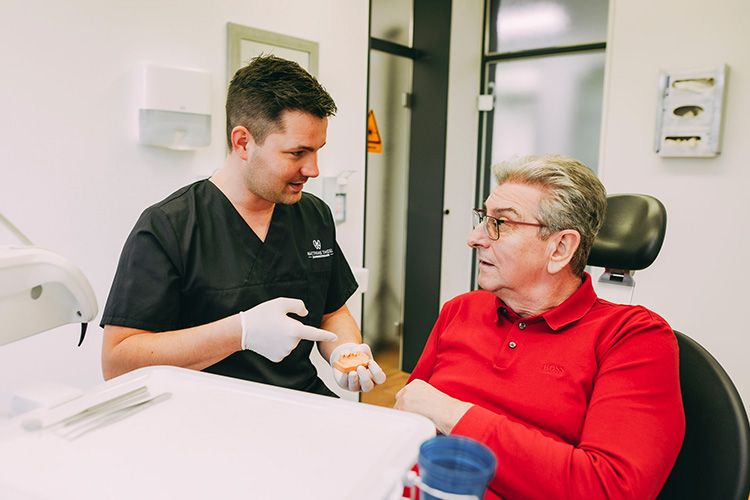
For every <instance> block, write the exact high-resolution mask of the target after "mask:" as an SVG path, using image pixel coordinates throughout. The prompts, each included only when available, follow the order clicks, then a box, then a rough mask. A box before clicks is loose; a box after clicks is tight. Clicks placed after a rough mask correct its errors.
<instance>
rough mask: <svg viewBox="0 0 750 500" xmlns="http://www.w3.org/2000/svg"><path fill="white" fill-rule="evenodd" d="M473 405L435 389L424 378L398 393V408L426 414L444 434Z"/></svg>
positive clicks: (396, 405)
mask: <svg viewBox="0 0 750 500" xmlns="http://www.w3.org/2000/svg"><path fill="white" fill-rule="evenodd" d="M472 406H473V405H472V404H471V403H467V402H465V401H461V400H459V399H456V398H452V397H450V396H448V395H447V394H445V393H444V392H440V391H439V390H437V389H435V388H434V387H433V386H431V385H430V384H428V383H427V382H425V381H424V380H419V379H416V380H413V381H412V382H411V383H410V384H408V385H407V386H406V387H404V388H403V389H401V390H400V391H398V394H396V404H395V405H394V406H393V407H394V408H395V409H397V410H403V411H408V412H412V413H418V414H420V415H424V416H425V417H427V418H429V419H430V420H432V421H433V422H434V423H435V428H436V429H437V430H438V432H441V433H443V434H450V432H451V431H452V430H453V427H454V426H455V425H456V424H457V423H458V421H459V420H461V417H463V416H464V414H465V413H466V412H467V411H468V410H469V408H471V407H472Z"/></svg>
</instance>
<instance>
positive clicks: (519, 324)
mask: <svg viewBox="0 0 750 500" xmlns="http://www.w3.org/2000/svg"><path fill="white" fill-rule="evenodd" d="M525 328H526V323H524V322H523V321H522V322H521V323H518V329H519V330H523V329H525Z"/></svg>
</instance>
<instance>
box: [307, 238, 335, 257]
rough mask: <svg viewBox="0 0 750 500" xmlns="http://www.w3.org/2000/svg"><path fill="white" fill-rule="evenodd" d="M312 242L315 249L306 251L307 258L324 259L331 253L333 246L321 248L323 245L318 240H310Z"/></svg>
mask: <svg viewBox="0 0 750 500" xmlns="http://www.w3.org/2000/svg"><path fill="white" fill-rule="evenodd" d="M312 244H313V248H315V250H311V251H309V252H307V258H308V259H324V258H326V257H330V256H332V255H333V248H326V249H325V250H321V248H322V247H323V246H322V245H321V244H320V240H312Z"/></svg>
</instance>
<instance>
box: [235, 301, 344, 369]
mask: <svg viewBox="0 0 750 500" xmlns="http://www.w3.org/2000/svg"><path fill="white" fill-rule="evenodd" d="M287 313H294V314H297V315H299V316H307V308H305V303H304V302H302V301H301V300H300V299H290V298H288V297H278V298H275V299H271V300H269V301H267V302H263V303H261V304H258V305H257V306H255V307H253V308H252V309H248V310H247V311H243V312H241V313H240V321H241V323H242V348H243V349H247V350H250V351H255V352H257V353H258V354H260V355H261V356H265V357H266V358H268V359H270V360H271V361H273V362H274V363H278V362H279V361H281V360H282V359H284V358H285V357H287V356H288V355H289V353H290V352H292V350H294V348H295V347H297V344H299V341H300V340H301V339H306V340H322V341H323V342H333V341H335V340H337V339H338V337H337V336H336V334H333V333H331V332H327V331H325V330H321V329H319V328H314V327H312V326H307V325H305V324H302V323H300V322H299V321H297V320H296V319H293V318H290V317H289V316H287Z"/></svg>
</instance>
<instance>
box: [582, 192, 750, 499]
mask: <svg viewBox="0 0 750 500" xmlns="http://www.w3.org/2000/svg"><path fill="white" fill-rule="evenodd" d="M607 199H608V206H607V215H606V218H605V222H604V226H603V227H602V230H601V231H600V233H599V235H598V236H597V238H596V241H595V242H594V246H593V248H592V250H591V255H590V257H589V261H588V264H589V265H590V266H595V267H603V268H604V269H605V272H604V273H603V274H602V277H601V278H600V280H599V281H600V282H606V283H610V284H619V285H622V286H630V287H633V286H635V283H634V281H633V279H632V274H633V272H634V271H636V270H641V269H645V268H646V267H648V266H650V265H651V264H652V263H653V261H654V260H655V259H656V256H657V255H658V254H659V251H660V250H661V246H662V243H663V242H664V236H665V233H666V226H667V214H666V210H665V208H664V205H662V203H661V202H659V200H657V199H656V198H653V197H651V196H647V195H639V194H618V195H610V196H608V197H607ZM604 298H606V297H604ZM675 335H676V336H677V343H678V345H679V347H680V385H681V388H682V400H683V406H684V408H685V420H686V431H685V440H684V442H683V444H682V449H681V450H680V454H679V456H678V457H677V462H676V463H675V465H674V467H673V468H672V472H671V473H670V475H669V478H668V479H667V482H666V484H665V485H664V487H663V488H662V491H661V492H660V494H659V496H658V497H657V498H658V500H673V499H682V500H687V499H701V500H709V499H710V500H748V495H749V494H750V425H748V417H747V412H746V411H745V407H744V405H743V404H742V399H741V398H740V395H739V393H738V392H737V388H736V387H735V386H734V384H733V383H732V380H731V379H730V378H729V375H728V374H727V372H726V371H724V369H723V368H722V367H721V365H720V364H719V362H718V361H716V359H714V357H713V356H711V354H710V353H709V352H708V351H707V350H706V349H704V348H703V347H702V346H701V345H699V344H698V343H697V342H696V341H695V340H693V339H691V338H690V337H688V336H687V335H685V334H683V333H680V332H678V331H675Z"/></svg>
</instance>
